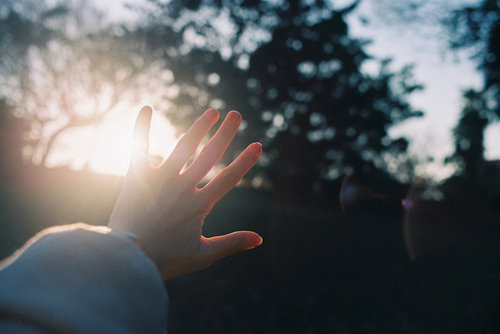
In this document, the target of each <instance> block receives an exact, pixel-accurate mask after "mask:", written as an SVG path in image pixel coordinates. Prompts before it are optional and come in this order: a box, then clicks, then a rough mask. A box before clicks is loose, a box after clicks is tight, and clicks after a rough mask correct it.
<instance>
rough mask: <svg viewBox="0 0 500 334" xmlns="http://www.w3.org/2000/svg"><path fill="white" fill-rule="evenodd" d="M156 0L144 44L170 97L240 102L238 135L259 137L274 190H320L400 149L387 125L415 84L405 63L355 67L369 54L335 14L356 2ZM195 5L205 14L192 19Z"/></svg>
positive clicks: (405, 109)
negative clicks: (169, 85)
mask: <svg viewBox="0 0 500 334" xmlns="http://www.w3.org/2000/svg"><path fill="white" fill-rule="evenodd" d="M155 3H156V2H155ZM156 5H157V8H159V9H161V10H160V11H159V13H160V14H159V17H161V20H156V21H154V20H152V21H154V23H152V24H151V26H150V27H149V28H147V29H149V31H151V32H153V33H152V36H154V38H151V39H150V47H152V48H153V49H156V50H158V49H160V50H163V54H164V58H165V59H166V63H167V66H169V69H171V70H172V72H173V75H174V78H175V79H174V80H175V83H176V84H179V87H180V89H179V91H180V93H179V96H178V97H177V99H176V100H175V101H174V102H175V103H176V104H177V105H184V104H185V103H188V102H189V101H192V100H193V98H194V99H195V100H196V97H197V96H198V97H200V96H201V97H202V101H204V103H205V104H208V105H210V103H211V102H210V101H212V103H213V101H219V102H220V105H225V106H230V107H235V108H238V109H239V110H241V111H243V112H244V113H245V117H246V118H247V120H248V123H247V127H246V129H245V131H244V132H243V133H242V134H241V135H246V136H261V138H262V140H263V141H264V143H265V145H266V147H265V152H267V156H266V157H264V159H263V160H264V164H265V163H266V162H269V165H268V166H267V167H266V169H265V173H266V175H267V176H268V177H269V178H270V179H271V181H272V182H273V183H274V184H275V185H276V186H278V187H279V189H280V190H281V191H283V190H285V191H286V192H288V193H290V194H291V193H296V194H300V195H301V196H303V197H307V196H309V197H311V196H316V195H321V194H324V193H325V189H327V188H328V184H329V183H330V181H334V180H336V179H339V178H340V177H341V176H342V175H344V174H346V173H350V172H351V171H352V170H353V169H356V170H358V171H359V172H362V173H365V174H369V173H374V172H376V171H380V170H384V169H385V168H386V167H387V166H386V161H387V158H388V156H387V155H394V154H400V153H402V152H404V151H405V149H406V146H407V142H406V140H405V139H404V138H399V139H392V138H390V137H389V136H388V134H387V130H388V128H389V127H390V126H391V125H393V124H395V123H397V122H400V121H403V120H405V119H407V118H409V117H414V116H418V115H420V114H421V113H419V112H416V111H414V110H413V109H412V108H411V107H410V105H409V104H408V102H407V101H406V96H407V95H408V94H410V93H411V92H413V91H414V90H416V89H419V88H420V86H419V85H417V84H415V83H414V82H413V81H412V78H411V71H410V69H409V68H408V69H405V70H403V71H402V72H401V73H398V74H396V73H391V72H389V70H388V68H387V62H381V64H380V65H381V66H380V68H381V69H380V72H379V74H378V75H367V74H364V73H362V72H361V66H362V64H363V63H364V62H365V61H366V60H368V59H371V58H370V57H369V56H368V55H367V54H366V53H365V52H364V50H363V47H364V44H365V43H366V42H365V41H361V40H357V39H353V38H351V37H350V36H349V31H348V26H347V24H346V22H345V17H346V16H347V15H348V14H349V13H350V12H351V11H352V10H354V9H355V7H356V5H357V2H354V3H353V4H352V5H351V6H347V7H346V8H334V7H333V6H332V5H331V4H329V3H327V2H324V1H308V2H285V3H279V4H276V3H274V2H267V1H238V2H224V1H208V0H207V1H194V2H190V3H189V5H183V4H182V2H180V1H171V2H169V3H167V4H160V3H156ZM200 13H201V14H200ZM203 13H205V15H207V13H208V15H209V16H210V17H212V19H211V20H209V19H203V18H201V19H200V16H199V15H203ZM197 15H198V16H197ZM166 18H167V19H166ZM200 22H201V23H200ZM221 27H222V28H221ZM172 47H173V48H174V50H171V48H172ZM176 50H180V51H176ZM212 79H213V80H212ZM186 93H187V94H189V96H186V95H187V94H186ZM178 110H179V109H178ZM180 110H183V111H184V109H182V108H181V109H180ZM179 114H181V113H180V112H179ZM183 116H186V117H187V118H190V117H192V114H190V113H189V112H186V113H183ZM183 116H178V118H182V117H183ZM257 138H258V137H257ZM230 156H231V154H230Z"/></svg>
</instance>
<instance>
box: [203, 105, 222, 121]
mask: <svg viewBox="0 0 500 334" xmlns="http://www.w3.org/2000/svg"><path fill="white" fill-rule="evenodd" d="M203 115H204V116H206V117H208V118H209V119H210V120H211V121H212V122H216V121H217V120H218V119H219V111H218V110H217V109H213V108H210V109H207V110H205V112H204V113H203Z"/></svg>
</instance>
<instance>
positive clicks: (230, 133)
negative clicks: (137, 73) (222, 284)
mask: <svg viewBox="0 0 500 334" xmlns="http://www.w3.org/2000/svg"><path fill="white" fill-rule="evenodd" d="M151 117H152V110H151V108H150V107H143V108H142V109H141V111H140V113H139V116H138V118H137V121H136V125H135V130H134V141H135V147H134V154H133V157H132V161H131V164H130V169H129V172H128V174H127V177H126V179H125V182H124V185H123V188H122V191H121V193H120V196H119V197H118V200H117V202H116V204H115V207H114V209H113V213H112V214H111V219H110V222H109V226H110V227H111V228H112V229H116V230H125V231H129V232H132V233H134V234H136V235H137V236H138V237H139V240H138V241H139V243H141V244H142V245H144V246H145V247H146V248H147V249H148V250H149V251H150V252H151V255H152V258H153V261H155V262H156V264H157V265H158V268H159V270H160V273H161V274H162V276H163V278H164V279H168V278H171V277H174V276H178V275H181V274H186V273H189V272H193V271H196V270H200V269H203V268H206V267H208V266H209V265H211V264H212V263H214V262H215V261H217V260H219V259H221V258H224V257H227V256H229V255H232V254H235V253H238V252H241V251H244V250H247V249H251V248H254V247H257V246H259V245H260V244H261V243H262V238H261V237H260V236H259V235H258V234H257V233H254V232H249V231H238V232H233V233H231V234H228V235H223V236H217V237H212V238H205V237H204V236H202V227H203V220H204V219H205V217H206V216H207V215H208V214H209V213H210V211H211V210H212V208H213V206H214V205H215V203H217V202H218V201H219V200H220V199H221V198H222V197H223V196H224V195H225V194H226V193H227V192H228V191H229V190H231V189H232V188H233V187H234V186H235V185H236V184H237V183H238V181H240V180H241V178H242V177H243V176H244V175H245V174H246V173H247V172H248V170H249V169H250V168H251V167H252V166H253V165H254V164H255V163H256V162H257V159H258V158H259V156H260V154H261V152H262V146H261V144H260V143H252V144H251V145H249V146H248V147H247V148H246V149H245V150H244V151H243V152H242V153H241V154H240V155H239V156H238V157H237V158H236V159H235V160H234V161H233V162H232V163H231V164H230V165H229V166H227V167H226V168H225V169H224V170H223V171H222V172H221V173H220V174H219V175H217V176H216V177H215V178H214V179H213V180H211V181H210V182H209V183H208V184H206V185H205V186H204V187H203V188H201V189H198V188H197V185H198V183H200V181H201V180H202V179H203V178H204V177H205V175H206V174H207V173H208V172H209V171H210V169H211V168H212V167H213V166H214V165H215V164H216V163H217V162H218V161H219V160H220V158H221V157H222V155H223V154H224V151H225V150H226V148H227V147H228V145H229V144H230V143H231V141H232V140H233V138H234V136H235V134H236V131H237V130H238V127H239V125H240V123H241V115H240V114H239V113H238V112H236V111H231V112H230V113H229V114H228V115H227V117H226V118H225V120H224V122H223V123H222V125H221V126H220V128H219V129H218V130H217V132H216V133H215V135H214V136H213V137H212V138H211V140H210V142H209V143H208V144H207V145H206V146H205V147H204V148H203V150H202V151H201V153H200V154H199V155H198V156H197V157H196V158H195V159H194V160H193V162H192V163H191V164H190V165H189V166H188V167H187V168H186V169H185V171H183V172H182V173H181V170H182V168H183V167H184V165H185V164H186V162H187V161H188V160H189V159H190V158H191V156H193V155H194V154H195V152H196V149H197V147H198V146H199V145H200V143H201V141H202V140H203V138H204V137H205V136H206V134H207V133H208V131H209V130H210V128H211V127H212V126H213V125H214V124H215V123H216V122H217V120H218V119H219V112H218V111H217V110H214V109H208V110H207V111H205V112H204V113H203V115H201V116H200V117H199V118H198V119H197V120H196V121H195V122H194V124H193V125H192V126H191V127H190V128H189V130H188V131H187V132H186V134H185V135H184V136H183V137H182V138H181V139H180V141H179V142H178V143H177V146H176V147H175V149H174V150H173V152H172V154H171V155H170V157H169V158H168V159H167V160H166V161H165V162H164V163H163V164H162V165H161V166H160V167H152V166H150V165H149V163H148V150H149V128H150V123H151Z"/></svg>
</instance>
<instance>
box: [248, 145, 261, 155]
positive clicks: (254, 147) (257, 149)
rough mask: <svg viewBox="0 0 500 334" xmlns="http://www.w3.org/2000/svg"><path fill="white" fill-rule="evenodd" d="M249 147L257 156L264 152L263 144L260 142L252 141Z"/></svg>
mask: <svg viewBox="0 0 500 334" xmlns="http://www.w3.org/2000/svg"><path fill="white" fill-rule="evenodd" d="M249 149H250V151H251V152H252V153H253V154H255V155H256V156H260V154H261V153H262V144H261V143H259V142H255V143H252V144H250V146H249Z"/></svg>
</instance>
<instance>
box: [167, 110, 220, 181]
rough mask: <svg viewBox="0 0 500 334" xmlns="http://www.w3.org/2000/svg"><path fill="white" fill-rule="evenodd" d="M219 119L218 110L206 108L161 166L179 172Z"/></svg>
mask: <svg viewBox="0 0 500 334" xmlns="http://www.w3.org/2000/svg"><path fill="white" fill-rule="evenodd" d="M218 119H219V112H218V111H217V110H215V109H208V110H206V111H205V112H204V113H203V115H201V116H200V117H199V118H198V119H197V120H196V121H195V122H194V123H193V125H191V127H190V128H189V129H188V130H187V131H186V133H185V134H184V136H183V137H182V138H181V139H180V140H179V142H178V143H177V145H176V146H175V148H174V150H173V151H172V153H171V154H170V156H169V157H168V159H167V160H166V161H165V163H164V164H163V166H162V167H161V168H162V169H164V170H168V171H170V172H173V173H177V174H178V173H179V172H180V171H181V169H182V167H184V165H185V164H186V163H187V161H188V160H189V158H190V157H191V156H193V154H194V153H195V152H196V149H197V148H198V146H199V145H200V143H201V141H202V140H203V138H204V137H205V136H206V135H207V133H208V131H209V130H210V128H211V127H212V126H213V125H214V124H215V122H217V120H218Z"/></svg>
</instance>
